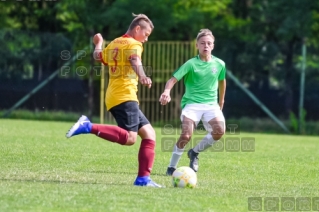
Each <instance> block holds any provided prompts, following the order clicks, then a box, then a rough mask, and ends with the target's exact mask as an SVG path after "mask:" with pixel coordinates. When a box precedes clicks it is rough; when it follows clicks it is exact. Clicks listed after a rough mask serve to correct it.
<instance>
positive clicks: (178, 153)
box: [173, 145, 185, 155]
mask: <svg viewBox="0 0 319 212" xmlns="http://www.w3.org/2000/svg"><path fill="white" fill-rule="evenodd" d="M184 149H185V148H183V149H180V148H178V147H177V145H175V146H174V149H173V153H175V154H177V155H182V154H183V152H184Z"/></svg>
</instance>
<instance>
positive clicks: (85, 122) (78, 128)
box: [65, 115, 92, 138]
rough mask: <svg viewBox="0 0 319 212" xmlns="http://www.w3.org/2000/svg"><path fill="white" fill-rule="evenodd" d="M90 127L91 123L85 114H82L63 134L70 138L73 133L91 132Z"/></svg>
mask: <svg viewBox="0 0 319 212" xmlns="http://www.w3.org/2000/svg"><path fill="white" fill-rule="evenodd" d="M91 129H92V123H91V122H90V120H89V119H88V118H87V117H86V116H83V115H82V116H81V117H80V118H79V120H78V121H77V122H76V123H75V124H74V125H73V126H72V127H71V129H70V130H69V131H68V132H67V134H66V135H65V136H66V137H67V138H71V137H72V136H74V135H79V134H87V133H90V132H91Z"/></svg>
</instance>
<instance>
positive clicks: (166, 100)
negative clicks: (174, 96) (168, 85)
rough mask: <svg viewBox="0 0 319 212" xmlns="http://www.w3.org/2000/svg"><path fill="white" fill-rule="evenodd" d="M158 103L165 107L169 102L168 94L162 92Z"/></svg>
mask: <svg viewBox="0 0 319 212" xmlns="http://www.w3.org/2000/svg"><path fill="white" fill-rule="evenodd" d="M158 101H159V102H160V103H161V105H166V104H167V103H169V102H170V101H171V96H170V94H169V93H167V92H164V93H162V95H161V96H160V98H159V100H158Z"/></svg>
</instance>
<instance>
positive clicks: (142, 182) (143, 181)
mask: <svg viewBox="0 0 319 212" xmlns="http://www.w3.org/2000/svg"><path fill="white" fill-rule="evenodd" d="M134 185H135V186H146V187H154V188H165V186H162V185H159V184H157V183H155V182H154V181H153V180H151V178H150V177H149V176H145V177H137V178H136V180H135V182H134Z"/></svg>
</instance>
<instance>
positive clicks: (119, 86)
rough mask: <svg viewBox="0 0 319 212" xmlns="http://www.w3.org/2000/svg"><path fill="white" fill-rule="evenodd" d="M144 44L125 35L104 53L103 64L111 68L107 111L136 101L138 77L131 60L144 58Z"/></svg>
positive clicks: (107, 92)
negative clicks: (124, 103) (135, 57)
mask: <svg viewBox="0 0 319 212" xmlns="http://www.w3.org/2000/svg"><path fill="white" fill-rule="evenodd" d="M142 52H143V46H142V43H141V42H139V41H137V40H135V39H134V38H132V37H130V36H128V35H124V36H122V37H119V38H116V39H115V40H113V41H112V42H111V43H110V44H109V45H108V46H107V47H106V48H105V49H104V50H103V52H102V62H103V63H104V64H107V65H108V67H109V84H108V87H107V90H106V96H105V104H106V108H107V110H110V109H111V108H112V107H114V106H116V105H119V104H121V103H123V102H127V101H136V102H138V99H137V84H138V76H137V75H136V73H135V72H134V70H133V69H132V66H131V63H130V61H129V59H130V58H131V57H132V56H138V57H139V58H142Z"/></svg>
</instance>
